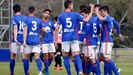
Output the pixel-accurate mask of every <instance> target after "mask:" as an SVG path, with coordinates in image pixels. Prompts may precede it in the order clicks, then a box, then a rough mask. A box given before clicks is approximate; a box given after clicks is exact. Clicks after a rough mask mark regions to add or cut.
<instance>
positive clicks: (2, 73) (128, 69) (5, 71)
mask: <svg viewBox="0 0 133 75" xmlns="http://www.w3.org/2000/svg"><path fill="white" fill-rule="evenodd" d="M53 66H54V65H53V64H52V66H51V67H50V73H51V75H67V74H66V71H65V69H64V70H62V71H55V70H54V67H53ZM101 66H102V67H101V68H102V69H103V64H101ZM117 66H118V67H120V68H121V72H120V75H133V63H131V62H117ZM71 71H72V75H76V73H75V69H74V66H73V63H71ZM0 75H9V63H4V62H0ZM15 75H24V72H23V64H22V63H21V62H17V63H16V67H15ZM30 75H37V68H36V64H35V63H34V61H33V62H32V63H30Z"/></svg>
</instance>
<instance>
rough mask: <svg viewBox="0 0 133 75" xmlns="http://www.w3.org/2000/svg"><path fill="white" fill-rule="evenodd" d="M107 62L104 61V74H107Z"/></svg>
mask: <svg viewBox="0 0 133 75" xmlns="http://www.w3.org/2000/svg"><path fill="white" fill-rule="evenodd" d="M108 69H109V67H108V63H107V62H106V61H104V75H107V74H108Z"/></svg>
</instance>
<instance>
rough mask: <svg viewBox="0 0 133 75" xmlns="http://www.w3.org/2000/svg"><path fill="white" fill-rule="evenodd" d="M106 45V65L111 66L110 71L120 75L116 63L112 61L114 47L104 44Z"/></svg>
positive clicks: (111, 44)
mask: <svg viewBox="0 0 133 75" xmlns="http://www.w3.org/2000/svg"><path fill="white" fill-rule="evenodd" d="M103 45H104V49H103V50H104V57H105V64H106V65H107V66H109V69H108V70H112V71H113V72H114V74H115V75H119V73H118V70H117V67H116V65H115V63H114V61H113V60H112V59H111V52H112V47H113V43H109V42H108V43H103Z"/></svg>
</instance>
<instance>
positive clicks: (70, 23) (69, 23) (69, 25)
mask: <svg viewBox="0 0 133 75" xmlns="http://www.w3.org/2000/svg"><path fill="white" fill-rule="evenodd" d="M66 23H67V25H66V27H67V28H71V27H72V22H71V18H66Z"/></svg>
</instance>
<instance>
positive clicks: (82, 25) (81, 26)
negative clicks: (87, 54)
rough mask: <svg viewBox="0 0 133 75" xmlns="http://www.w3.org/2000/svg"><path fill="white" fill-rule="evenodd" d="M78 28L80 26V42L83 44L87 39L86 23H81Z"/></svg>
mask: <svg viewBox="0 0 133 75" xmlns="http://www.w3.org/2000/svg"><path fill="white" fill-rule="evenodd" d="M77 26H78V38H79V39H78V40H79V41H80V42H83V40H84V38H85V28H86V25H85V22H83V21H79V22H78V25H77Z"/></svg>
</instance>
